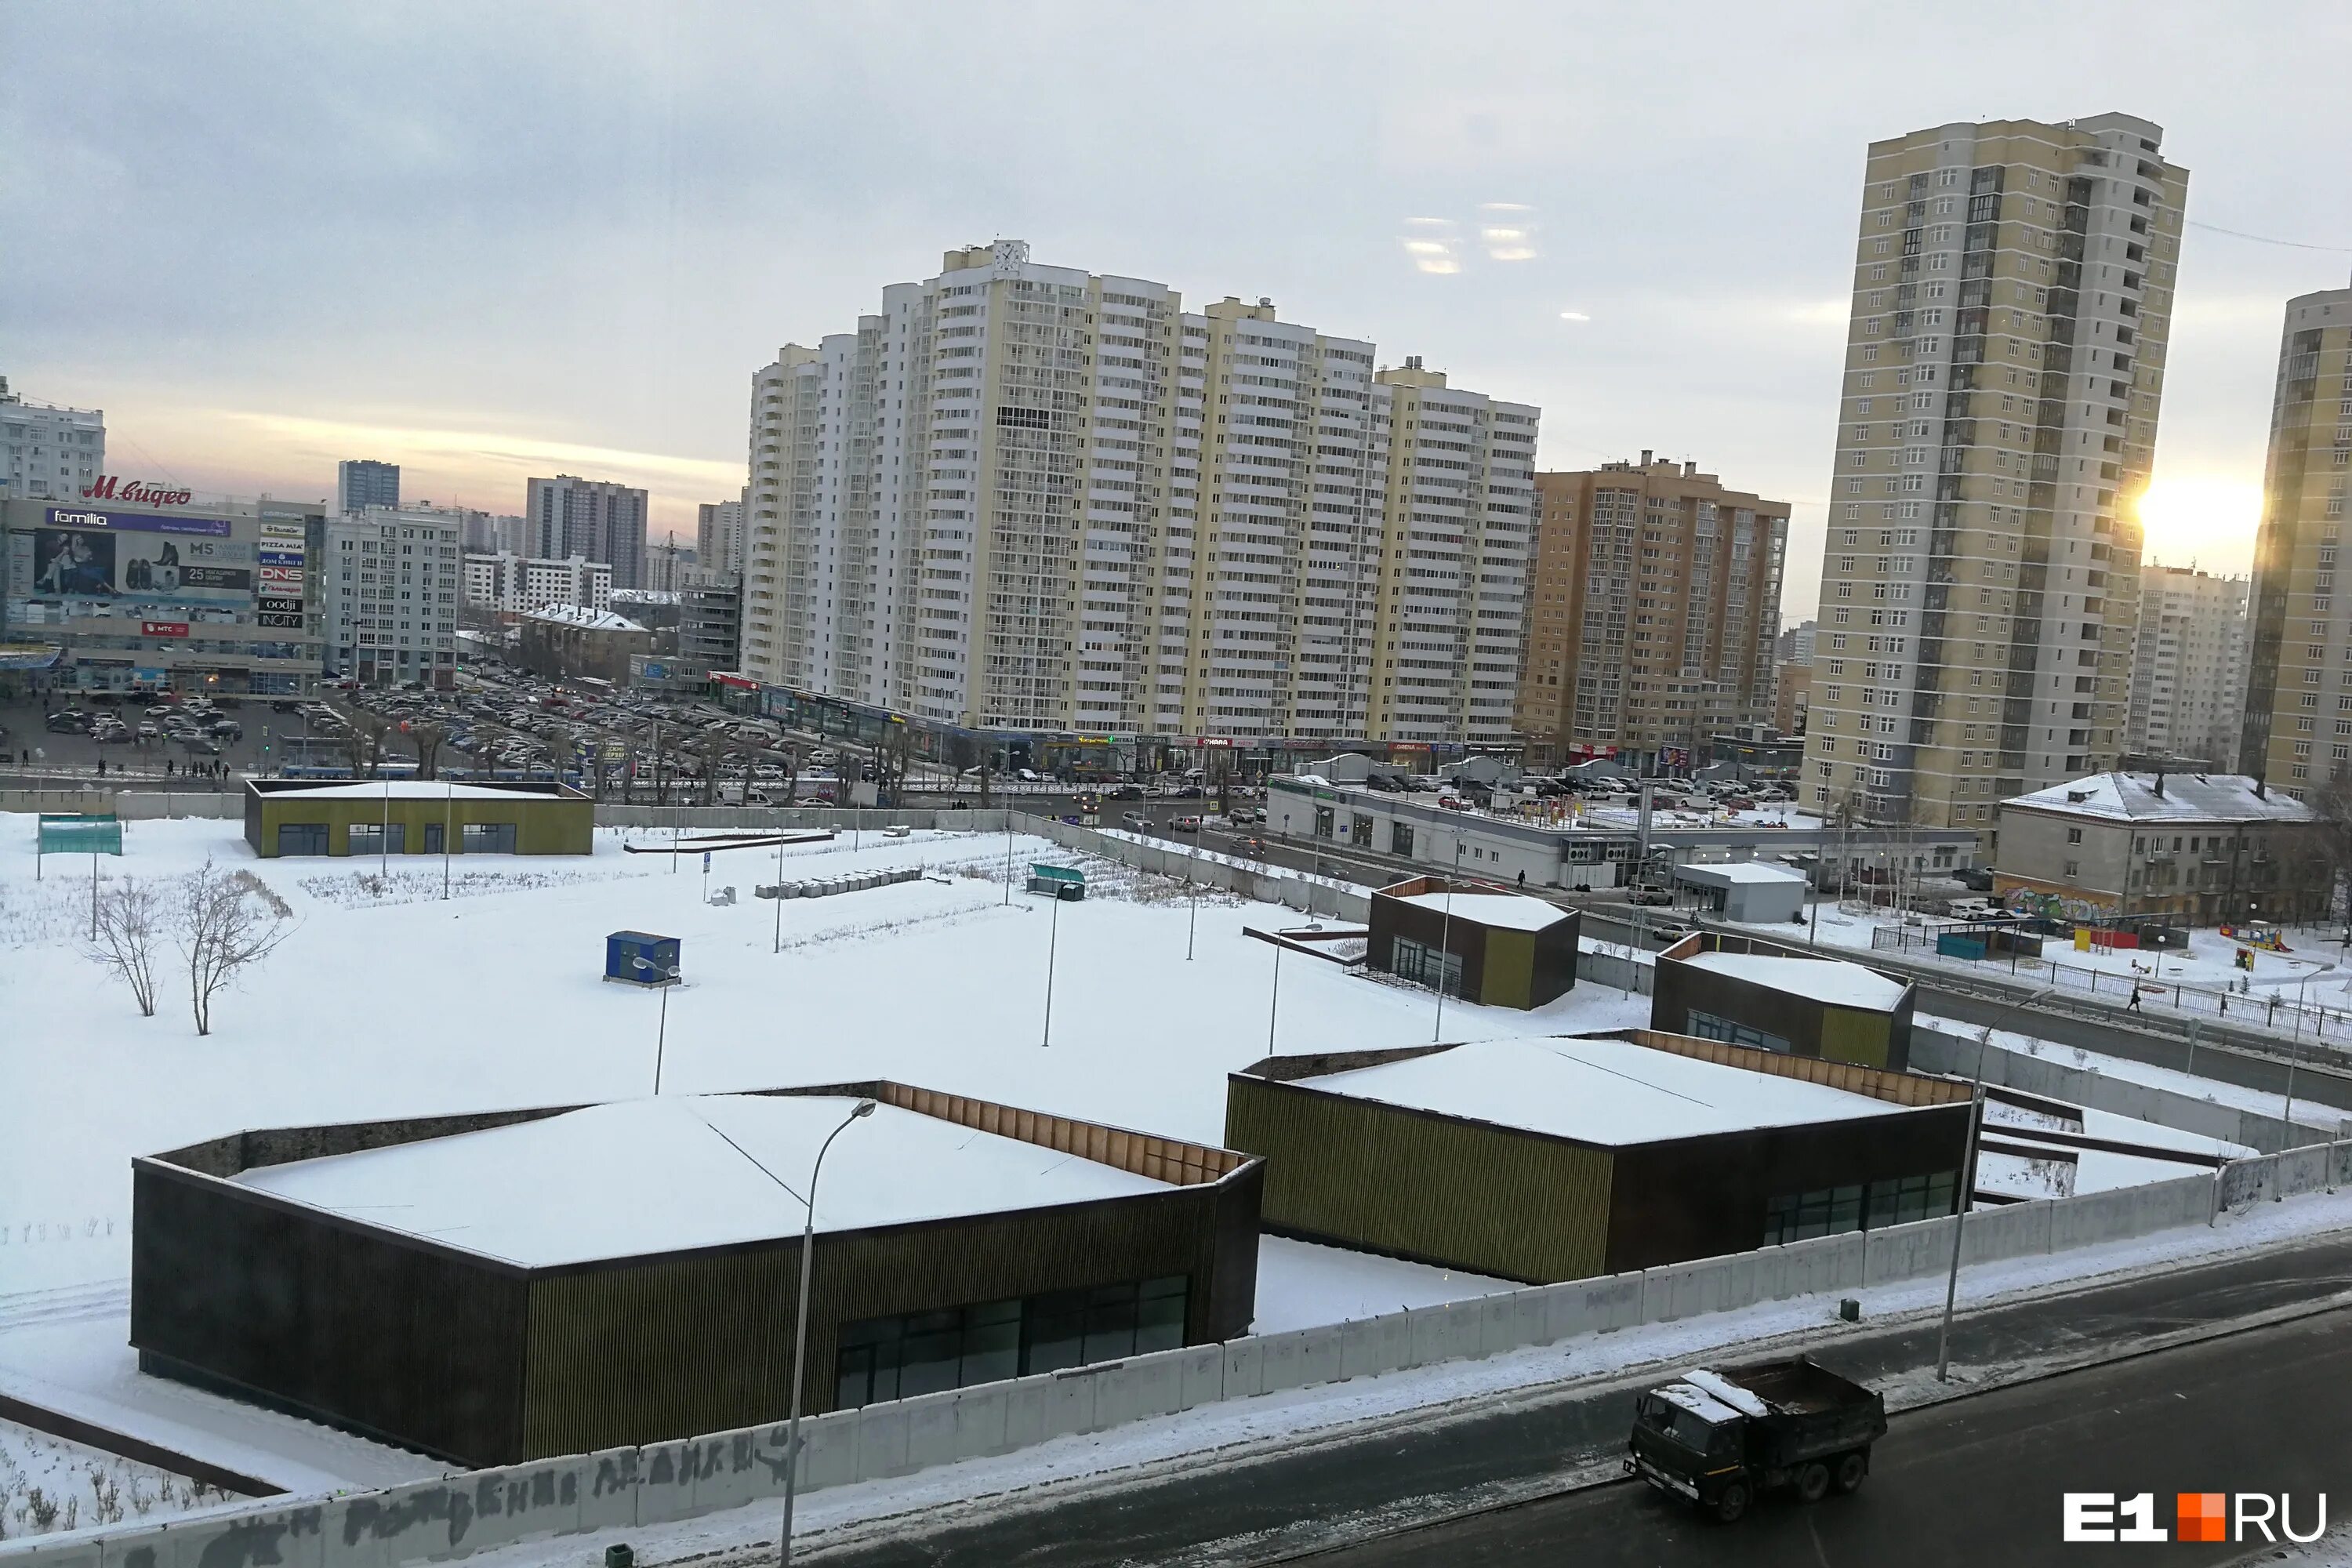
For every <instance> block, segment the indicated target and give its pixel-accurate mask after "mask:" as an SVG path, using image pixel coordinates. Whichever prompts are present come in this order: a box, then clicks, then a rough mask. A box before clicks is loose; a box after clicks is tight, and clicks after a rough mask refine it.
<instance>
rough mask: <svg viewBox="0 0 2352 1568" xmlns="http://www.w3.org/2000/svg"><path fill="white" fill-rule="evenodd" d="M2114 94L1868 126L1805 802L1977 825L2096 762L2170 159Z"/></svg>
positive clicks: (2156, 334) (2130, 541)
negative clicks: (2084, 103)
mask: <svg viewBox="0 0 2352 1568" xmlns="http://www.w3.org/2000/svg"><path fill="white" fill-rule="evenodd" d="M2162 136H2163V132H2162V131H2161V129H2160V128H2159V127H2158V126H2156V125H2153V124H2151V123H2149V122H2148V121H2145V120H2138V119H2135V118H2133V117H2132V116H2130V115H2126V114H2102V115H2096V116H2094V117H2092V118H2090V119H2087V120H2079V121H2069V122H2068V123H2066V124H2063V125H2046V124H2042V123H2040V122H2038V121H2026V120H2005V121H1987V122H1986V123H1984V124H1980V125H1972V124H1957V125H1947V126H1943V127H1940V128H1938V129H1936V130H1931V131H1920V132H1914V133H1913V134H1911V135H1908V136H1902V137H1897V138H1895V140H1893V141H1889V142H1874V143H1873V144H1872V146H1871V149H1870V158H1869V167H1868V173H1867V176H1866V178H1865V180H1864V185H1863V201H1862V219H1861V226H1860V230H1859V237H1858V238H1857V241H1856V245H1855V252H1854V275H1853V318H1852V322H1851V325H1850V327H1849V330H1848V333H1847V344H1846V356H1845V369H1844V373H1843V379H1844V385H1843V397H1842V400H1841V403H1840V415H1839V426H1838V448H1837V468H1836V471H1835V473H1834V474H1833V475H1832V480H1831V491H1830V508H1829V519H1828V538H1827V541H1826V542H1825V545H1824V548H1823V555H1822V599H1821V614H1820V617H1819V619H1820V628H1819V633H1818V640H1817V642H1816V645H1815V648H1814V657H1813V677H1812V692H1811V739H1810V742H1809V745H1808V749H1807V753H1806V766H1805V775H1806V776H1805V781H1804V783H1805V796H1804V798H1805V801H1806V804H1807V805H1812V806H1815V807H1817V808H1820V809H1825V810H1833V809H1836V808H1839V807H1841V806H1844V805H1851V806H1852V808H1853V810H1854V811H1855V812H1857V813H1858V814H1860V815H1862V816H1866V817H1868V818H1871V819H1874V820H1878V821H1892V822H1914V823H1920V824H1932V825H1936V826H1983V827H1985V828H1987V829H1988V830H1990V827H1991V826H1992V822H1993V818H1994V808H1995V805H1996V804H1997V803H1998V802H2000V801H2001V800H2003V799H2005V798H2007V797H2009V796H2011V795H2021V794H2024V793H2026V792H2027V791H2029V790H2033V789H2038V788H2042V787H2044V786H2046V785H2048V784H2055V783H2058V782H2060V781H2062V780H2064V779H2067V778H2071V777H2074V776H2076V775H2078V774H2080V773H2086V772H2089V771H2092V770H2094V769H2097V768H2101V767H2105V766H2109V765H2111V764H2112V763H2113V762H2114V761H2115V759H2116V756H2117V755H2118V753H2119V752H2120V751H2121V748H2122V745H2123V741H2124V729H2125V724H2124V721H2125V713H2126V701H2127V700H2128V696H2129V682H2130V674H2131V650H2132V634H2133V628H2134V624H2135V621H2136V619H2137V613H2138V608H2139V593H2138V575H2139V563H2140V526H2139V522H2138V521H2137V516H2136V502H2137V497H2138V494H2139V492H2140V491H2141V489H2143V488H2144V487H2145V485H2146V483H2147V473H2148V469H2149V467H2150V465H2151V463H2152V461H2153V459H2154V454H2155V448H2156V426H2157V409H2158V403H2159V401H2160V400H2161V397H2162V395H2163V389H2164V372H2165V343H2166V340H2167V338H2168V336H2169V334H2170V328H2171V318H2172V301H2173V290H2174V287H2175V279H2174V273H2175V270H2176V268H2177V266H2178V263H2179V250H2180V223H2181V214H2182V205H2183V203H2184V201H2185V200H2186V197H2187V194H2188V183H2189V175H2188V171H2186V170H2184V169H2182V168H2179V167H2178V166H2177V165H2175V164H2172V163H2167V162H2166V161H2165V160H2164V158H2163V157H2162V156H2161V154H2160V153H2158V143H2159V142H2160V141H2161V139H2162Z"/></svg>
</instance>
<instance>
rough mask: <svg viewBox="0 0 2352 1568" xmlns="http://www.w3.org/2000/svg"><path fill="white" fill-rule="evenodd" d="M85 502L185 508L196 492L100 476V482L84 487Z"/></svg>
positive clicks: (108, 475)
mask: <svg viewBox="0 0 2352 1568" xmlns="http://www.w3.org/2000/svg"><path fill="white" fill-rule="evenodd" d="M81 493H82V499H83V500H121V501H144V502H146V503H147V504H148V505H150V506H185V505H187V504H188V503H189V502H190V501H192V500H195V499H196V497H195V492H194V490H167V489H163V488H162V487H161V486H158V485H151V484H149V483H148V482H147V481H146V480H144V479H119V478H117V477H116V476H115V475H113V474H100V475H99V476H98V482H97V483H95V484H90V485H84V486H83V487H82V491H81Z"/></svg>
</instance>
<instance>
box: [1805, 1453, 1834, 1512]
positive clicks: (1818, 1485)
mask: <svg viewBox="0 0 2352 1568" xmlns="http://www.w3.org/2000/svg"><path fill="white" fill-rule="evenodd" d="M1829 1489H1830V1468H1829V1467H1828V1466H1827V1465H1824V1464H1822V1462H1821V1461H1820V1460H1819V1459H1815V1460H1814V1461H1813V1462H1812V1463H1811V1464H1809V1465H1805V1466H1803V1467H1801V1468H1800V1469H1799V1470H1798V1471H1797V1500H1798V1501H1800V1502H1819V1501H1821V1500H1822V1498H1824V1497H1826V1496H1828V1495H1829Z"/></svg>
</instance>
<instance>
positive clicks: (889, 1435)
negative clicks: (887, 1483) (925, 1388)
mask: <svg viewBox="0 0 2352 1568" xmlns="http://www.w3.org/2000/svg"><path fill="white" fill-rule="evenodd" d="M936 1397H937V1395H934V1394H926V1395H924V1398H926V1399H930V1398H936ZM917 1403H918V1401H916V1400H912V1399H894V1400H890V1401H888V1402H887V1403H885V1404H880V1405H866V1406H864V1407H862V1408H861V1409H860V1410H859V1411H858V1412H857V1479H859V1480H861V1481H870V1480H873V1479H876V1478H877V1477H882V1476H903V1475H905V1474H906V1473H907V1472H908V1470H909V1469H911V1468H913V1467H912V1466H910V1465H908V1463H907V1428H908V1424H909V1423H911V1422H912V1421H913V1420H914V1412H913V1410H912V1409H910V1408H909V1406H911V1405H915V1404H917Z"/></svg>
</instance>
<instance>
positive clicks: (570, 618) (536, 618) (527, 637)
mask: <svg viewBox="0 0 2352 1568" xmlns="http://www.w3.org/2000/svg"><path fill="white" fill-rule="evenodd" d="M516 629H517V631H518V633H519V636H518V637H517V639H516V645H515V657H516V658H518V659H519V660H520V662H521V664H522V667H523V668H525V669H527V670H529V671H530V672H531V673H532V674H533V675H537V676H541V677H544V678H545V679H549V680H572V679H578V678H579V677H581V676H583V675H586V676H593V677H595V678H596V679H599V680H609V681H611V682H612V683H613V684H614V685H615V686H620V685H624V684H625V683H626V682H627V680H628V679H629V659H630V658H631V657H632V656H635V655H644V654H649V653H651V652H653V651H654V634H653V633H652V632H651V631H649V630H647V629H646V627H644V626H639V625H638V624H637V623H636V622H635V621H633V620H630V619H629V618H628V617H627V616H621V615H615V614H614V612H612V611H610V610H590V609H583V608H582V607H581V606H579V605H541V607H540V608H538V609H536V610H532V611H530V613H528V614H527V615H525V616H522V617H521V619H520V621H518V622H517V623H516Z"/></svg>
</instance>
